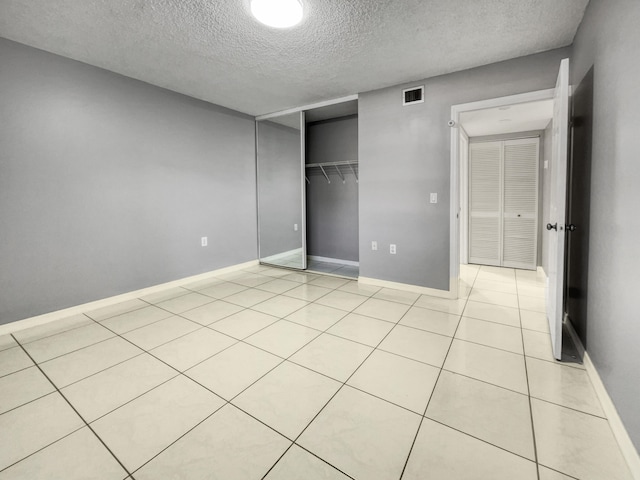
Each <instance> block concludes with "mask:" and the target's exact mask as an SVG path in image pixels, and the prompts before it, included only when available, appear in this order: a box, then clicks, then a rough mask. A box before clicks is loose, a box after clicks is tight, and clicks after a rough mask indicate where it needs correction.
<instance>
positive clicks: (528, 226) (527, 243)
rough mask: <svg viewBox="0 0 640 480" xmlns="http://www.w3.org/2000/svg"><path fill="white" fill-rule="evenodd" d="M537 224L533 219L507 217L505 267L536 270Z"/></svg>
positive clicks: (503, 258)
mask: <svg viewBox="0 0 640 480" xmlns="http://www.w3.org/2000/svg"><path fill="white" fill-rule="evenodd" d="M537 223H538V222H537V221H536V219H535V218H532V217H530V218H524V217H506V216H505V218H504V221H503V229H504V239H503V252H502V263H503V265H504V266H505V267H511V268H527V269H532V268H535V266H536V253H537V251H536V250H537V244H536V238H537V236H538V235H537Z"/></svg>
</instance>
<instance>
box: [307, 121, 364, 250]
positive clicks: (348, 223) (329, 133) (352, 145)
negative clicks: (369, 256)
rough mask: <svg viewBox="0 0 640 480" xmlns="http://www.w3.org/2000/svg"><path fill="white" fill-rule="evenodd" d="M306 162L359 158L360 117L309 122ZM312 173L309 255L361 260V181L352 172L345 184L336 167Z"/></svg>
mask: <svg viewBox="0 0 640 480" xmlns="http://www.w3.org/2000/svg"><path fill="white" fill-rule="evenodd" d="M306 147H307V155H306V162H307V163H321V162H340V161H345V160H357V159H358V117H357V116H349V117H341V118H336V119H333V120H326V121H322V122H315V123H309V124H307V143H306ZM341 171H344V172H350V170H348V169H343V170H341ZM327 173H328V174H329V178H330V179H331V183H327V180H326V179H325V178H324V175H322V173H321V172H319V171H316V172H315V174H309V175H308V178H309V182H310V183H309V184H307V254H308V255H316V256H319V257H328V258H337V259H341V260H350V261H356V262H357V261H358V184H357V183H356V179H355V176H354V175H353V174H352V173H345V175H344V177H345V183H342V179H341V178H340V177H339V176H338V174H337V173H336V171H335V169H334V168H331V169H329V170H328V171H327Z"/></svg>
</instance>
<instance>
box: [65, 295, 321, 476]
mask: <svg viewBox="0 0 640 480" xmlns="http://www.w3.org/2000/svg"><path fill="white" fill-rule="evenodd" d="M276 296H277V295H276ZM306 306H307V305H305V306H303V307H300V309H301V308H304V307H306ZM196 308H197V307H196ZM300 309H298V310H300ZM295 311H297V310H295ZM295 311H294V312H295ZM294 312H292V313H294ZM279 320H282V318H279V319H278V320H276V322H277V321H279ZM94 321H95V320H94ZM276 322H273V323H276ZM96 323H99V322H96ZM214 323H215V322H214ZM273 323H272V324H270V325H267V326H265V327H263V328H262V329H260V330H258V331H261V330H264V329H265V328H267V327H269V326H271V325H273ZM103 327H104V328H106V329H107V330H110V329H109V328H108V327H105V326H104V325H103ZM110 331H111V332H112V333H114V335H115V336H118V337H120V338H122V339H123V340H125V341H127V342H129V343H131V344H132V345H134V346H136V347H137V348H140V347H139V346H138V345H135V344H134V343H133V342H132V341H130V340H129V339H127V338H125V337H122V336H121V335H120V334H118V333H116V332H114V331H113V330H110ZM254 333H257V332H254ZM251 335H253V334H251ZM251 335H249V336H251ZM231 338H233V337H231ZM247 338H248V337H247ZM315 338H317V337H315ZM315 338H314V339H312V340H311V341H313V340H315ZM311 341H309V342H307V343H305V344H304V345H302V346H301V347H300V348H299V349H298V350H300V349H302V348H304V347H305V346H306V345H308V344H309V343H311ZM240 342H242V343H246V342H244V341H243V340H240V341H238V342H236V343H234V344H233V345H236V344H237V343H240ZM233 345H230V346H229V347H227V348H231V346H233ZM247 345H250V346H252V347H254V348H260V347H256V346H255V345H251V344H247ZM227 348H225V349H224V350H226V349H227ZM260 349H261V348H260ZM142 350H143V352H144V353H147V354H149V355H150V356H152V357H153V358H155V359H157V360H158V361H160V362H162V363H164V364H165V365H167V366H168V367H170V368H172V369H173V370H175V371H177V372H178V375H175V376H173V377H171V378H169V379H167V380H166V381H164V382H162V383H161V384H159V385H156V386H155V387H153V388H151V389H150V390H148V391H146V392H144V393H142V394H140V395H138V396H136V397H135V398H133V399H131V400H129V401H127V402H125V403H124V404H122V405H120V406H118V407H116V408H115V409H113V410H111V411H110V412H108V413H106V414H104V415H102V416H101V417H99V418H102V417H104V416H106V415H108V414H110V413H112V412H114V411H116V410H118V409H119V408H121V407H122V406H124V405H127V404H129V403H131V402H132V401H134V400H136V399H138V398H140V397H142V396H143V395H146V394H147V393H149V392H151V391H152V390H155V389H156V388H158V387H159V386H161V385H164V384H166V383H167V382H169V381H171V380H173V379H175V378H177V377H178V376H180V375H182V376H184V377H186V378H187V379H189V380H190V381H193V382H194V383H196V384H197V385H199V386H200V387H202V388H204V389H206V390H208V391H209V392H211V393H213V394H214V395H216V396H217V397H218V398H220V399H222V400H224V401H225V403H224V404H223V405H222V406H221V407H220V408H218V409H216V410H215V411H214V412H212V413H211V414H210V415H208V416H206V417H205V418H204V419H202V420H201V421H200V422H198V423H197V424H196V425H194V426H193V427H192V428H190V429H189V430H187V432H185V433H184V434H182V435H180V436H179V437H178V438H177V439H175V440H174V441H173V442H171V443H170V444H169V445H168V446H166V447H165V448H163V449H162V450H161V451H160V452H158V453H157V454H156V455H154V456H153V457H151V458H150V459H149V460H147V461H146V462H145V463H143V464H142V465H141V466H140V467H138V468H137V469H136V470H135V471H136V472H137V471H138V470H140V469H141V468H142V467H143V466H144V465H146V464H148V463H149V462H150V461H152V460H153V459H154V458H156V457H157V456H158V455H160V454H161V453H162V452H164V451H165V450H166V449H168V448H169V447H171V446H172V445H173V444H175V443H176V442H177V441H179V440H180V439H181V438H183V437H184V436H185V435H187V434H188V433H189V432H191V431H192V430H193V429H195V428H196V427H197V426H199V425H200V424H202V423H203V422H204V421H206V420H207V419H208V418H210V417H211V416H212V415H214V414H215V413H216V412H217V411H219V410H220V409H221V408H222V407H224V406H225V405H227V404H230V405H232V406H233V407H234V408H237V409H239V410H241V411H242V412H243V413H245V414H247V415H249V416H251V417H252V418H253V419H254V420H256V421H258V422H260V423H261V424H263V425H265V426H266V427H268V428H270V429H271V430H273V431H274V432H276V433H277V434H279V435H281V436H283V437H284V438H287V437H286V435H283V434H282V433H280V432H278V431H277V430H275V429H274V428H273V427H271V426H269V425H267V424H266V423H264V422H263V421H262V420H260V419H258V418H256V417H254V416H253V415H251V414H249V413H248V412H245V411H244V410H242V409H241V408H239V407H237V406H236V405H234V404H232V403H231V401H227V400H226V399H225V398H223V397H221V396H220V395H218V394H217V393H215V392H214V391H213V390H211V389H209V388H208V387H206V386H204V385H202V384H201V383H200V382H198V381H196V380H195V379H193V378H191V377H189V376H187V375H186V374H185V373H184V372H181V371H180V370H178V369H177V368H175V367H174V366H172V365H170V364H168V363H167V362H165V361H164V360H162V359H160V358H158V357H156V356H155V355H154V354H152V353H151V352H150V351H148V350H145V349H142ZM261 350H263V351H265V352H267V351H266V350H264V349H261ZM298 350H296V352H294V353H292V355H294V354H295V353H297V351H298ZM222 351H223V350H221V351H220V352H217V353H221V352H222ZM217 353H216V354H214V355H212V356H211V357H213V356H215V355H217ZM267 353H270V354H271V355H273V354H272V353H271V352H267ZM276 356H277V355H276ZM211 357H209V358H211ZM280 358H282V357H280ZM203 361H204V360H203ZM285 361H286V358H285V359H282V361H281V362H280V363H278V364H277V365H275V366H274V367H273V368H272V369H270V370H269V371H268V372H266V373H264V374H263V375H262V376H260V377H259V378H258V379H256V380H255V381H254V382H252V383H251V385H249V386H247V387H246V388H245V389H243V390H242V392H244V391H245V390H247V389H248V388H250V387H251V386H253V385H254V384H255V383H256V382H258V381H259V380H260V379H262V378H263V377H264V376H265V375H267V374H268V373H270V372H271V371H272V370H274V369H275V368H277V367H278V366H280V365H281V364H282V363H284V362H285ZM190 368H191V367H190ZM54 386H55V385H54ZM242 392H240V393H238V394H237V395H236V396H234V397H233V398H236V397H237V396H238V395H240V394H241V393H242ZM65 400H66V398H65ZM67 403H69V404H70V402H69V401H68V400H67ZM70 405H71V404H70ZM74 410H75V408H74ZM81 418H82V417H81ZM96 420H97V419H96ZM94 421H95V420H94ZM85 423H86V422H85ZM87 426H89V425H88V424H87ZM92 431H93V429H92ZM94 434H95V432H94ZM96 436H97V434H96ZM98 438H99V437H98ZM287 439H288V438H287ZM100 440H101V439H100ZM101 441H102V440H101ZM102 443H103V444H104V442H102ZM105 446H106V445H105ZM127 473H128V471H127ZM131 478H132V479H133V476H132V475H131Z"/></svg>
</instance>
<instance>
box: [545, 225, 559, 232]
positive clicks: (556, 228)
mask: <svg viewBox="0 0 640 480" xmlns="http://www.w3.org/2000/svg"><path fill="white" fill-rule="evenodd" d="M547 230H555V231H556V232H557V231H558V224H557V223H554V224H553V225H551V224H550V223H547Z"/></svg>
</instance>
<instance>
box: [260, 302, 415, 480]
mask: <svg viewBox="0 0 640 480" xmlns="http://www.w3.org/2000/svg"><path fill="white" fill-rule="evenodd" d="M347 293H349V292H347ZM376 293H377V292H376ZM370 298H373V297H372V296H371V297H369V299H370ZM419 298H420V295H419V296H418V298H416V300H414V302H413V304H415V302H417V301H418V299H419ZM365 302H366V300H365ZM362 303H364V302H362ZM413 304H412V305H410V306H409V308H408V309H407V311H406V312H404V313H403V314H402V316H401V317H400V318H399V319H398V321H397V322H395V324H394V326H393V327H392V328H391V329H390V330H389V331H388V332H387V333H386V334H385V335H384V337H382V339H381V340H380V341H379V342H378V344H377V345H376V346H375V347H373V348H372V347H371V346H370V345H367V346H368V347H369V348H372V350H371V351H370V352H369V354H368V355H367V356H366V357H365V358H364V359H363V360H362V362H360V364H359V365H358V366H357V367H356V368H355V370H354V371H353V372H352V373H351V374H350V375H349V376H348V377H347V379H346V380H344V381H343V382H340V383H341V385H340V387H339V388H338V389H337V390H336V391H335V393H334V394H333V395H332V396H331V397H330V398H329V399H328V400H327V401H326V402H325V404H324V405H323V406H322V408H320V410H318V412H317V413H316V414H315V415H314V416H313V418H312V419H311V420H310V421H309V423H307V425H306V426H305V427H304V428H303V429H302V430H301V431H300V433H299V434H298V436H297V437H296V438H295V439H294V440H293V444H295V445H297V446H298V447H300V448H303V449H304V450H305V451H309V450H307V449H306V448H305V447H304V446H302V445H300V444H299V443H297V442H298V439H299V438H300V437H301V436H302V435H303V434H304V432H305V431H306V430H307V429H308V428H309V426H310V425H311V424H312V423H313V422H314V421H315V420H316V418H318V416H319V415H320V414H321V413H322V412H323V411H324V409H325V408H326V407H327V405H329V403H331V401H332V400H333V399H334V398H335V397H336V396H337V395H338V393H339V392H340V391H341V390H342V389H343V388H344V387H345V386H348V387H350V388H354V387H351V385H347V383H348V382H349V380H351V377H353V376H354V375H355V374H356V372H357V371H358V370H359V369H360V367H362V365H364V364H365V363H366V361H367V360H368V359H369V358H370V357H371V355H373V353H374V352H375V351H376V350H377V349H378V347H379V346H380V345H381V344H382V342H384V340H385V339H386V338H387V337H388V336H389V335H390V334H391V332H392V331H393V330H394V329H395V328H396V327H397V326H398V325H399V324H400V321H401V320H402V318H404V316H405V315H406V314H407V312H408V311H409V310H410V309H411V306H413ZM361 305H362V304H361ZM405 305H406V304H405ZM359 306H360V305H358V306H356V307H355V308H354V309H352V310H351V311H350V312H349V313H353V311H354V310H355V309H357V308H358V307H359ZM349 313H347V315H348V314H349ZM345 316H346V315H345ZM343 318H344V317H343ZM341 320H342V319H341ZM339 321H340V320H339ZM336 323H338V322H336ZM334 325H335V324H334ZM329 328H331V327H329ZM325 333H326V332H325ZM316 338H317V337H316ZM340 338H341V337H340ZM314 340H315V339H314ZM309 343H311V342H309ZM355 343H358V342H355ZM303 348H304V347H303ZM293 355H295V353H294V354H292V355H291V356H293ZM291 356H290V357H291ZM290 357H288V358H290ZM287 360H288V359H287ZM292 363H294V364H296V365H297V363H295V362H292ZM301 366H302V365H301ZM304 368H308V367H304ZM308 369H309V370H311V371H312V372H315V370H312V369H310V368H308ZM316 373H319V372H316ZM321 375H324V374H321ZM325 376H327V377H328V375H325ZM329 378H332V377H329ZM332 379H333V378H332ZM333 380H336V379H333ZM357 390H359V389H357ZM364 393H366V394H368V395H371V394H369V393H368V392H364ZM372 396H374V397H375V398H379V399H380V400H382V401H384V402H387V403H391V404H392V405H393V403H392V402H388V401H387V400H384V399H381V398H380V397H377V396H375V395H372ZM409 411H410V410H409ZM411 413H414V414H415V412H411ZM285 438H286V437H285ZM293 444H292V445H293ZM289 448H291V446H289ZM288 450H289V449H287V450H286V451H285V452H284V453H283V454H282V455H281V456H280V457H279V458H278V459H277V460H276V461H275V463H274V464H273V465H272V466H271V468H269V470H267V472H266V473H265V474H264V475H263V477H262V480H264V479H265V477H266V476H267V475H269V472H271V470H273V468H274V467H275V466H276V465H277V464H278V462H280V460H281V459H282V458H283V457H284V455H285V454H286V452H287V451H288ZM309 452H310V451H309ZM310 453H312V452H310ZM314 456H316V457H318V456H317V455H315V454H314ZM318 458H320V459H321V460H322V461H324V462H325V463H327V464H328V465H331V466H332V467H333V468H335V469H336V470H338V471H340V472H342V470H340V469H339V468H337V467H335V466H334V465H332V464H331V463H329V462H328V461H326V460H324V459H322V458H321V457H318ZM342 473H344V472H342ZM345 475H347V476H348V477H349V478H353V477H351V476H350V475H348V474H345Z"/></svg>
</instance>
